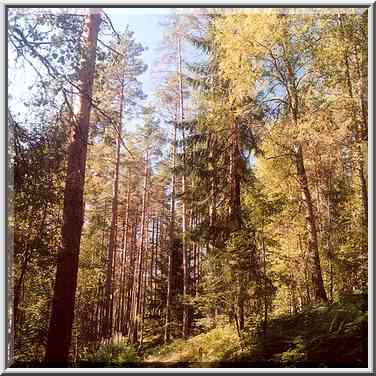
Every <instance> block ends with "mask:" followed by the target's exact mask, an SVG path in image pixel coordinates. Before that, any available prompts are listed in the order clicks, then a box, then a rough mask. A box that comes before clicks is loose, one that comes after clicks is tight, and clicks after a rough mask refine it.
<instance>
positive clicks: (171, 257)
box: [164, 121, 176, 343]
mask: <svg viewBox="0 0 376 376" xmlns="http://www.w3.org/2000/svg"><path fill="white" fill-rule="evenodd" d="M172 142H173V144H172V170H173V171H172V177H171V219H170V234H169V235H170V236H169V249H168V280H167V301H166V321H165V332H164V342H165V343H167V342H168V341H169V340H170V334H171V333H170V324H171V323H170V321H171V305H172V299H173V296H174V291H173V288H174V286H173V278H174V275H173V272H174V262H175V257H174V255H175V252H174V247H175V185H176V177H175V167H176V121H175V122H174V136H173V141H172Z"/></svg>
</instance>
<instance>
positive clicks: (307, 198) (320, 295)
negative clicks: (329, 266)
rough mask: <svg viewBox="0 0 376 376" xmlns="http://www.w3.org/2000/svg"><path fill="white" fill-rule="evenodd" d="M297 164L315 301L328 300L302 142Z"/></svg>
mask: <svg viewBox="0 0 376 376" xmlns="http://www.w3.org/2000/svg"><path fill="white" fill-rule="evenodd" d="M294 156H295V165H296V171H297V175H298V181H299V185H300V189H301V194H302V199H303V203H304V206H305V209H306V223H307V230H308V252H309V258H310V262H309V267H310V274H311V280H312V288H313V297H312V298H313V301H314V302H325V303H327V302H328V298H327V296H326V292H325V289H324V282H323V279H322V273H321V266H320V255H319V249H318V241H317V229H316V217H315V213H314V210H313V204H312V197H311V192H310V190H309V186H308V179H307V174H306V171H305V167H304V159H303V149H302V146H301V145H300V144H298V145H296V148H295V155H294Z"/></svg>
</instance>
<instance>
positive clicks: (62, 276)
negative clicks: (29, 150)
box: [45, 8, 101, 364]
mask: <svg viewBox="0 0 376 376" xmlns="http://www.w3.org/2000/svg"><path fill="white" fill-rule="evenodd" d="M100 22H101V15H100V9H98V8H96V9H91V10H90V14H88V15H87V16H86V18H85V29H84V41H83V47H82V49H83V54H82V55H83V56H82V65H81V69H80V72H79V87H80V94H79V100H80V107H79V112H78V114H77V117H76V118H75V122H74V123H73V127H72V133H71V138H70V145H69V149H68V168H67V176H66V181H65V192H64V210H63V213H64V214H63V215H64V219H63V227H62V245H61V250H60V254H59V259H58V264H57V272H56V281H55V287H54V295H53V302H52V313H51V321H50V327H49V332H48V342H47V351H46V358H45V359H46V362H48V363H59V364H66V363H67V362H68V358H69V348H70V343H71V336H72V325H73V318H74V305H75V293H76V286H77V273H78V258H79V252H80V240H81V232H82V225H83V220H84V201H83V194H84V183H85V165H86V155H87V141H88V134H89V119H90V109H91V96H92V88H93V80H94V73H95V58H96V45H97V37H98V32H99V26H100Z"/></svg>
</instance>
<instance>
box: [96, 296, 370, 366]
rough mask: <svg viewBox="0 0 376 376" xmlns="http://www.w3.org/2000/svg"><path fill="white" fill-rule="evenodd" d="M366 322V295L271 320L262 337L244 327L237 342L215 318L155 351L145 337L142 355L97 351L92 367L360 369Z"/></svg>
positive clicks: (230, 330)
mask: <svg viewBox="0 0 376 376" xmlns="http://www.w3.org/2000/svg"><path fill="white" fill-rule="evenodd" d="M367 323H368V311H367V299H366V297H365V296H362V295H350V296H348V297H346V299H343V300H342V301H341V302H337V303H334V304H331V305H312V306H307V307H306V308H304V309H303V310H302V311H301V312H299V313H297V314H295V315H282V316H279V317H276V318H273V319H271V320H270V321H269V323H268V327H267V331H266V333H264V332H263V331H262V330H261V329H257V328H254V329H253V330H251V329H249V330H246V331H244V337H243V339H242V340H240V339H239V336H238V334H237V332H236V330H235V328H234V326H233V325H230V324H228V323H225V321H224V320H221V317H218V318H217V320H216V327H214V328H212V329H208V330H207V331H206V332H203V333H201V334H198V335H195V336H193V337H191V338H189V339H187V340H184V339H177V340H175V341H173V342H171V343H170V344H168V345H161V346H159V347H158V345H156V343H155V340H156V339H155V338H152V337H150V338H147V337H146V341H145V347H144V352H143V354H136V353H129V347H123V348H121V346H120V347H119V346H118V347H116V351H115V352H116V353H115V352H113V353H111V352H108V351H105V349H102V352H101V354H102V355H101V356H100V357H99V358H100V359H98V357H97V356H96V357H94V359H95V360H96V361H100V362H104V363H99V364H97V365H96V367H99V366H104V367H156V368H157V367H182V368H184V367H208V368H209V367H235V368H252V367H253V368H279V367H299V368H300V367H301V368H307V367H308V368H317V367H336V368H343V367H346V368H348V367H351V368H352V367H356V368H365V367H367V358H368V353H367V345H368V337H367V333H368V329H367ZM127 351H128V353H127ZM103 356H105V358H103ZM94 359H93V360H94ZM105 359H107V360H105Z"/></svg>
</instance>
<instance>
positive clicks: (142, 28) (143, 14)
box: [103, 8, 170, 98]
mask: <svg viewBox="0 0 376 376" xmlns="http://www.w3.org/2000/svg"><path fill="white" fill-rule="evenodd" d="M103 10H104V11H105V12H106V14H107V15H108V16H109V17H110V18H111V21H112V23H113V25H114V28H115V29H116V31H123V30H124V29H125V26H126V25H129V27H130V29H131V30H132V31H134V38H135V40H136V41H137V42H140V43H141V44H142V45H143V46H144V47H147V48H148V50H147V51H145V52H144V53H143V60H144V62H145V64H147V65H148V69H147V71H146V72H145V73H144V74H143V75H142V76H141V77H140V80H141V81H142V83H143V89H144V92H145V93H146V94H148V98H150V96H151V93H152V91H153V89H154V88H153V84H152V77H151V69H150V68H151V67H152V65H153V64H154V63H155V61H156V59H157V58H158V55H157V53H156V48H157V47H158V46H159V45H160V43H161V41H162V37H163V29H162V27H161V26H160V25H159V23H160V22H161V21H162V19H163V17H164V16H165V15H166V14H168V13H169V12H170V9H160V8H159V9H157V8H156V9H142V8H139V9H138V8H134V9H130V8H128V9H121V8H107V9H106V8H105V9H103Z"/></svg>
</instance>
